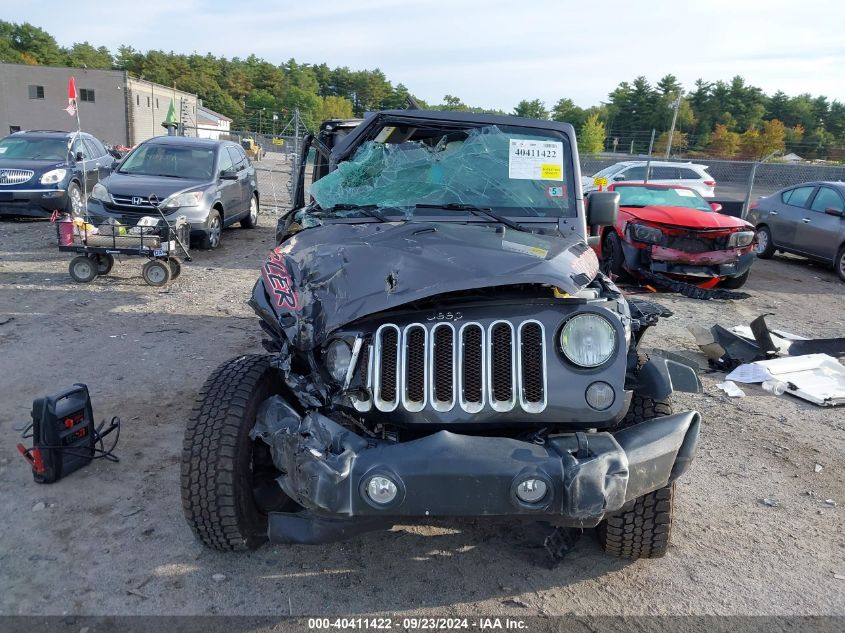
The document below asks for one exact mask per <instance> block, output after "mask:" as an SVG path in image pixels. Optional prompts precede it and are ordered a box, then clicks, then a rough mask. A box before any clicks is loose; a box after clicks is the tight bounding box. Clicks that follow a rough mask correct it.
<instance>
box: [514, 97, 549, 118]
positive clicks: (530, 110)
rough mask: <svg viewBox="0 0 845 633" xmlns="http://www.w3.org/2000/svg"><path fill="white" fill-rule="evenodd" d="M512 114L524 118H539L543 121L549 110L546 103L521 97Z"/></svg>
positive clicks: (547, 116)
mask: <svg viewBox="0 0 845 633" xmlns="http://www.w3.org/2000/svg"><path fill="white" fill-rule="evenodd" d="M513 114H514V116H521V117H524V118H526V119H541V120H543V121H545V120H546V119H548V118H549V111H548V110H546V104H544V103H543V102H542V101H540V100H539V99H533V100H531V101H526V100H525V99H523V100H522V101H520V102H519V103H518V104H516V108H514V111H513Z"/></svg>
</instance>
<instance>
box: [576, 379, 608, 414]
mask: <svg viewBox="0 0 845 633" xmlns="http://www.w3.org/2000/svg"><path fill="white" fill-rule="evenodd" d="M584 395H585V397H586V398H587V404H588V405H590V406H591V407H593V409H597V410H599V411H604V410H605V409H608V408H610V405H612V404H613V401H614V400H616V393H615V392H614V391H613V387H611V386H610V385H608V384H607V383H606V382H601V381H599V382H594V383H592V384H591V385H590V386H589V387H587V393H585V394H584Z"/></svg>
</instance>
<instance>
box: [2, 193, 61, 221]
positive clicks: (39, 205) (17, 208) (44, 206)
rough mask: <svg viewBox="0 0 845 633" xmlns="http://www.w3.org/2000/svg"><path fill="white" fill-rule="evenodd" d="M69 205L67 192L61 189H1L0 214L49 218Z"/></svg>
mask: <svg viewBox="0 0 845 633" xmlns="http://www.w3.org/2000/svg"><path fill="white" fill-rule="evenodd" d="M66 207H67V193H66V192H65V191H63V190H60V189H25V190H21V189H18V190H15V189H9V190H5V189H4V190H0V216H3V215H6V216H20V217H30V218H49V217H50V215H51V214H52V213H53V211H57V210H58V211H61V210H63V209H65V208H66Z"/></svg>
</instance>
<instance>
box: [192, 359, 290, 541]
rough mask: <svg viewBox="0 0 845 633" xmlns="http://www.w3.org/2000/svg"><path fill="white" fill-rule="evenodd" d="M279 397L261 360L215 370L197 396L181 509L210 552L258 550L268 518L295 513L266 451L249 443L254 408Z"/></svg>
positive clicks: (267, 366) (271, 374) (276, 385)
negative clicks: (275, 513) (281, 512)
mask: <svg viewBox="0 0 845 633" xmlns="http://www.w3.org/2000/svg"><path fill="white" fill-rule="evenodd" d="M280 391H281V381H280V378H279V375H278V372H277V371H276V370H275V369H274V368H272V367H271V366H270V357H269V356H266V355H258V354H253V355H248V356H241V357H239V358H234V359H232V360H230V361H228V362H226V363H223V364H222V365H220V367H218V368H217V369H216V370H215V371H214V373H213V374H211V376H209V378H208V380H206V382H205V384H204V385H203V387H202V389H201V390H200V392H199V395H198V396H197V401H196V404H195V405H194V410H193V413H192V415H191V418H190V420H189V421H188V425H187V428H186V429H185V439H184V442H183V444H182V508H183V510H184V512H185V518H186V519H187V521H188V525H189V526H190V527H191V529H192V530H193V532H194V534H195V535H196V537H197V538H198V539H199V540H200V541H201V542H202V543H203V544H204V545H206V546H207V547H210V548H212V549H217V550H222V551H227V550H248V549H256V548H258V547H259V546H261V545H262V544H263V543H264V542H265V541H266V540H267V512H270V511H274V510H292V509H294V508H295V507H296V506H295V505H294V504H293V502H292V501H291V500H290V499H289V498H288V497H287V496H286V495H285V494H284V493H283V492H282V491H281V489H280V488H279V487H278V484H276V482H275V479H276V477H278V476H279V472H278V471H277V470H275V467H274V466H273V464H272V460H271V458H270V451H269V447H267V445H266V444H264V442H263V441H262V440H255V441H253V440H252V439H250V437H249V432H250V431H251V430H252V427H253V426H254V425H255V416H256V413H257V411H258V406H259V405H260V404H261V403H262V402H263V401H264V400H266V399H267V398H269V397H270V396H272V395H274V394H278V393H279V392H280Z"/></svg>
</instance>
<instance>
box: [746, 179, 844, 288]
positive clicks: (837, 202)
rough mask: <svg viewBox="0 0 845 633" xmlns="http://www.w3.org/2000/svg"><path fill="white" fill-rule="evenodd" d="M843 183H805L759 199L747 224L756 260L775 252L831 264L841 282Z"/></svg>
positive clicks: (752, 207) (752, 208)
mask: <svg viewBox="0 0 845 633" xmlns="http://www.w3.org/2000/svg"><path fill="white" fill-rule="evenodd" d="M843 218H845V183H842V182H805V183H802V184H800V185H793V186H791V187H787V188H786V189H781V190H780V191H778V192H776V193H773V194H772V195H770V196H766V197H765V198H760V199H759V200H758V201H757V202H755V203H753V204H752V205H751V209H750V210H749V212H748V218H747V219H748V221H749V222H751V223H752V224H753V225H754V226H755V227H756V229H757V257H760V258H762V259H769V258H770V257H771V256H772V255H773V254H774V253H775V251H785V252H787V253H794V254H795V255H801V256H803V257H807V258H808V259H812V260H815V261H819V262H824V263H826V264H832V265H833V268H834V269H835V270H836V273H837V274H838V275H839V278H840V279H841V280H842V281H845V219H843Z"/></svg>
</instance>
